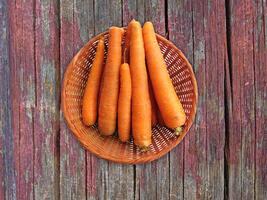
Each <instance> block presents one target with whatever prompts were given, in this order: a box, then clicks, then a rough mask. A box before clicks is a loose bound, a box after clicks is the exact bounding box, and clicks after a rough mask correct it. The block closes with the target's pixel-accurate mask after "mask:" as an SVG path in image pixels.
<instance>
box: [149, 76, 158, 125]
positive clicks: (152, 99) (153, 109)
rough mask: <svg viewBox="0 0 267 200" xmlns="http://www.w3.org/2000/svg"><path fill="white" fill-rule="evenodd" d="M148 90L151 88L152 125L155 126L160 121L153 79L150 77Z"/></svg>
mask: <svg viewBox="0 0 267 200" xmlns="http://www.w3.org/2000/svg"><path fill="white" fill-rule="evenodd" d="M148 90H149V97H150V102H151V123H152V126H155V125H156V124H157V122H158V120H157V113H156V101H155V97H154V93H153V89H152V85H151V81H150V79H149V78H148Z"/></svg>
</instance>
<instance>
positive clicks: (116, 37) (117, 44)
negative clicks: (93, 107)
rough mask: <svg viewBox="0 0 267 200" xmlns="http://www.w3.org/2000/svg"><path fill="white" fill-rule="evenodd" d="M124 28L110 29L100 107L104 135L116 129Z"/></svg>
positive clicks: (100, 123) (99, 119)
mask: <svg viewBox="0 0 267 200" xmlns="http://www.w3.org/2000/svg"><path fill="white" fill-rule="evenodd" d="M123 32H124V31H123V29H121V28H118V27H111V28H110V29H109V43H108V44H109V47H108V55H107V61H106V66H105V70H104V73H103V83H102V88H101V96H100V102H99V109H98V128H99V130H100V133H101V134H103V135H112V134H113V133H114V132H115V129H116V120H117V104H118V96H119V70H120V65H121V53H122V48H121V41H122V36H123Z"/></svg>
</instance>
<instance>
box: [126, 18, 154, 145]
mask: <svg viewBox="0 0 267 200" xmlns="http://www.w3.org/2000/svg"><path fill="white" fill-rule="evenodd" d="M130 26H131V41H130V71H131V78H132V131H133V138H134V143H135V144H136V145H137V146H139V147H141V148H147V147H148V146H149V145H150V144H151V135H152V133H151V103H150V99H149V90H148V77H147V71H146V63H145V50H144V42H143V37H142V28H141V25H140V23H139V22H137V21H135V20H132V21H131V22H130Z"/></svg>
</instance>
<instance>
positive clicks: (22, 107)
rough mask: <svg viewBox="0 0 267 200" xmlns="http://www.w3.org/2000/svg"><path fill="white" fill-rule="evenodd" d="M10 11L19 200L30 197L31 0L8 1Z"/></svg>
mask: <svg viewBox="0 0 267 200" xmlns="http://www.w3.org/2000/svg"><path fill="white" fill-rule="evenodd" d="M9 14H10V33H11V34H10V66H11V71H12V80H11V87H12V94H11V98H12V100H13V102H12V111H13V113H14V115H13V119H12V120H13V137H14V141H13V145H14V154H13V156H14V162H15V168H14V169H15V170H16V172H15V173H16V197H17V198H18V199H33V198H34V186H33V183H34V169H33V165H34V163H33V162H34V154H33V149H34V141H33V137H34V133H33V131H34V128H33V121H34V108H35V100H36V99H35V95H36V94H35V58H34V57H35V56H34V54H35V53H34V2H33V1H28V2H23V1H17V2H16V1H10V2H9ZM7 167H9V168H10V167H12V166H7Z"/></svg>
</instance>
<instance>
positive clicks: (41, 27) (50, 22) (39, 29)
mask: <svg viewBox="0 0 267 200" xmlns="http://www.w3.org/2000/svg"><path fill="white" fill-rule="evenodd" d="M34 9H35V21H34V24H35V32H34V34H35V43H34V45H35V46H34V47H35V87H36V88H35V91H36V99H35V105H36V108H35V110H34V135H33V139H34V146H33V151H34V169H33V170H34V171H33V172H34V198H35V199H58V198H59V164H58V162H59V147H58V137H59V97H60V85H59V83H60V69H59V26H58V14H59V8H58V5H57V1H56V0H54V1H50V0H44V1H39V0H36V1H35V8H34ZM44 186H45V187H44Z"/></svg>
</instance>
